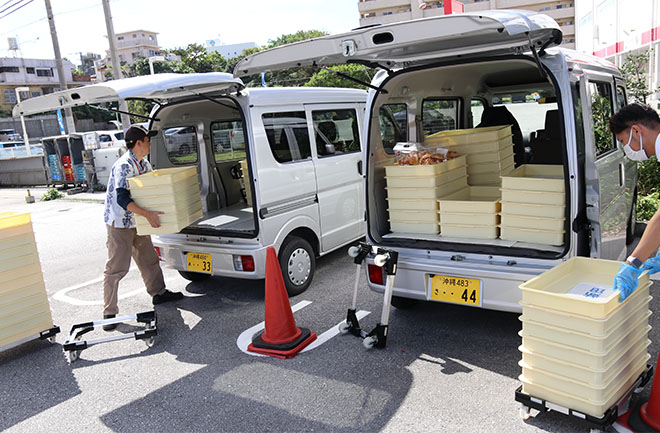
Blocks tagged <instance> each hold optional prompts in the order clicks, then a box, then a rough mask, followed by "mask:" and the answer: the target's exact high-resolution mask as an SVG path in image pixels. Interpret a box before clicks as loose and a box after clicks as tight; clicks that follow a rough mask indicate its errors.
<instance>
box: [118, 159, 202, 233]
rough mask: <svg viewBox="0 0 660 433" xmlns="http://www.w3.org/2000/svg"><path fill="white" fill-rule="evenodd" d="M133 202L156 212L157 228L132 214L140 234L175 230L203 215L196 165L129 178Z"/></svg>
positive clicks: (166, 169)
mask: <svg viewBox="0 0 660 433" xmlns="http://www.w3.org/2000/svg"><path fill="white" fill-rule="evenodd" d="M128 186H129V189H130V191H131V197H132V198H133V200H135V203H136V204H137V205H138V206H140V207H142V208H144V209H147V210H150V211H160V212H163V214H162V215H159V217H158V220H159V221H160V227H158V228H154V227H151V225H150V224H149V222H148V221H147V220H146V218H144V217H141V216H139V215H135V222H136V225H137V232H138V234H139V235H151V234H168V233H178V232H179V231H181V229H183V228H184V227H187V226H188V225H190V224H191V223H193V222H195V221H196V220H198V219H200V218H201V217H202V215H203V214H202V201H201V195H200V190H199V181H198V179H197V168H196V167H181V168H165V169H161V170H155V171H152V172H149V173H145V174H142V175H140V176H136V177H132V178H129V179H128Z"/></svg>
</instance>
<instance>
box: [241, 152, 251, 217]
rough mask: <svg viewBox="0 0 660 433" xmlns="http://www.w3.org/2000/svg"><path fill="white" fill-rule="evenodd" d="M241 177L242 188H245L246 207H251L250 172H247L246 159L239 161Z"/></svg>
mask: <svg viewBox="0 0 660 433" xmlns="http://www.w3.org/2000/svg"><path fill="white" fill-rule="evenodd" d="M241 175H242V176H241V177H242V181H243V188H245V199H246V200H247V204H248V206H250V207H252V190H251V189H250V171H249V170H248V162H247V159H243V160H241Z"/></svg>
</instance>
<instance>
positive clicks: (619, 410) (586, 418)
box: [516, 365, 653, 433]
mask: <svg viewBox="0 0 660 433" xmlns="http://www.w3.org/2000/svg"><path fill="white" fill-rule="evenodd" d="M652 376H653V366H651V365H647V366H646V370H644V372H642V374H641V375H640V376H639V378H637V380H636V381H635V383H634V384H633V386H631V387H630V389H629V390H628V391H627V392H626V393H625V394H624V395H623V397H621V398H620V399H619V401H618V402H617V403H616V404H615V405H614V406H612V407H611V408H609V409H608V410H606V411H605V413H604V414H603V416H602V417H600V418H597V417H594V416H591V415H587V414H585V413H582V412H580V411H578V410H573V409H569V408H566V407H563V406H560V405H557V404H554V403H552V402H549V401H546V400H543V399H540V398H537V397H533V396H531V395H529V394H525V393H524V392H523V391H522V385H521V386H520V387H519V388H518V389H517V390H516V401H517V402H519V403H520V404H521V407H520V417H521V418H522V419H523V420H527V419H529V417H530V416H531V409H536V410H538V411H540V412H548V411H551V410H552V411H555V412H560V413H563V414H564V415H568V416H570V417H571V418H572V419H575V420H577V421H578V422H579V423H580V424H582V425H584V426H586V427H587V428H589V429H590V433H600V432H604V431H606V430H607V428H608V427H610V426H611V425H612V424H614V422H615V421H616V420H617V418H618V417H619V415H621V414H623V413H625V412H627V411H628V405H629V403H630V398H631V397H632V394H633V392H634V393H640V392H642V390H643V389H644V386H645V385H646V384H647V383H648V382H649V381H650V380H651V377H652Z"/></svg>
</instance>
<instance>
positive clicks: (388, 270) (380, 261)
mask: <svg viewBox="0 0 660 433" xmlns="http://www.w3.org/2000/svg"><path fill="white" fill-rule="evenodd" d="M348 255H349V256H351V257H353V262H354V263H355V265H356V266H357V269H356V272H355V287H354V290H353V304H352V305H351V308H349V309H348V313H347V314H346V322H344V323H341V324H340V325H339V332H341V333H342V334H347V333H349V332H350V333H351V334H353V335H355V336H356V337H360V338H362V339H363V340H362V345H363V346H364V347H365V348H367V349H371V348H372V347H376V348H379V349H382V348H384V347H385V344H386V342H387V330H388V327H389V319H390V304H391V302H392V290H393V288H394V276H395V275H396V265H397V261H398V258H399V253H397V252H396V251H393V250H387V249H384V248H377V247H373V246H371V245H368V244H365V243H363V242H360V243H359V244H358V245H355V246H352V247H350V248H349V249H348ZM370 255H373V256H374V264H375V265H376V266H378V267H381V268H383V269H384V270H385V274H386V275H387V280H386V282H385V293H384V294H383V311H382V313H381V317H380V322H379V323H378V325H376V327H375V328H374V329H373V330H372V331H371V332H369V333H367V332H366V331H364V330H363V329H362V328H361V327H360V322H359V320H358V318H357V314H356V311H357V292H358V288H359V285H360V270H361V268H362V263H363V262H364V260H365V259H366V258H367V257H368V256H370Z"/></svg>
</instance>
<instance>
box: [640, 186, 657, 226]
mask: <svg viewBox="0 0 660 433" xmlns="http://www.w3.org/2000/svg"><path fill="white" fill-rule="evenodd" d="M657 210H658V193H657V192H654V193H652V194H648V195H645V196H641V195H640V196H639V198H638V199H637V221H648V220H650V219H651V217H652V216H653V215H654V214H655V212H656V211H657Z"/></svg>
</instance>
